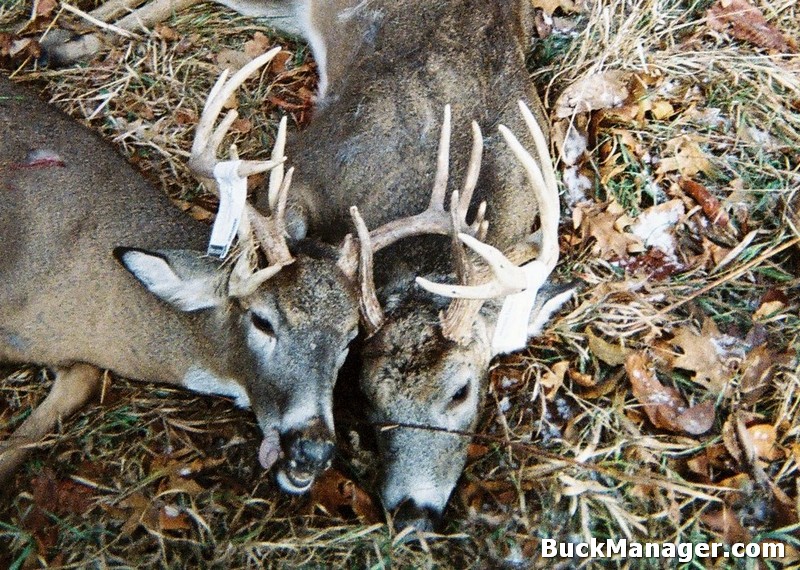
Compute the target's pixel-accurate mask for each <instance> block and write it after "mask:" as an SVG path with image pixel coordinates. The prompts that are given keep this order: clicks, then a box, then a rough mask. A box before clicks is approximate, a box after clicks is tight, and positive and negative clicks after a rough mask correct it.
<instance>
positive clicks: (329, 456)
mask: <svg viewBox="0 0 800 570" xmlns="http://www.w3.org/2000/svg"><path fill="white" fill-rule="evenodd" d="M280 439H281V448H282V449H283V450H284V457H283V459H282V461H281V462H280V464H279V469H278V473H277V476H276V477H277V480H278V484H279V485H280V486H281V488H282V489H283V490H284V491H286V492H289V493H294V494H300V493H305V492H306V491H308V489H309V488H310V487H311V484H312V483H313V482H314V480H315V479H316V477H317V476H318V475H319V474H321V473H322V472H323V471H325V470H326V469H327V468H328V467H330V465H331V461H332V460H333V452H334V441H333V434H332V433H331V432H330V430H329V429H328V428H327V426H326V425H325V423H324V422H323V421H322V420H321V419H316V420H314V421H312V422H311V423H310V424H309V426H308V427H306V428H305V429H295V430H291V431H289V432H287V433H285V434H283V435H281V438H280Z"/></svg>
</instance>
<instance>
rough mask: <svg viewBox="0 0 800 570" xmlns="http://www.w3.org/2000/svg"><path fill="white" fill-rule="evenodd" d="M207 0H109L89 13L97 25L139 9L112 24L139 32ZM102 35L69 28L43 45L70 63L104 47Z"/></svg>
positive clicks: (110, 38) (53, 58) (54, 59)
mask: <svg viewBox="0 0 800 570" xmlns="http://www.w3.org/2000/svg"><path fill="white" fill-rule="evenodd" d="M202 1H204V0H153V1H152V2H146V3H145V4H144V5H143V6H140V7H139V8H136V6H137V5H139V4H142V2H143V0H110V1H109V2H106V3H105V4H103V5H101V6H99V7H98V8H96V9H95V10H93V11H92V12H90V13H89V17H90V19H91V20H94V22H95V23H98V25H102V24H103V23H107V22H109V21H110V20H111V19H112V18H114V17H117V16H118V15H120V14H122V13H124V12H128V11H130V10H131V9H133V8H136V9H135V10H133V11H132V12H130V13H128V14H127V15H126V16H124V17H122V18H121V19H120V20H118V21H117V22H115V23H114V24H113V27H114V28H117V29H118V30H124V31H127V32H136V31H137V30H140V29H142V28H150V27H153V26H155V25H156V24H158V23H160V22H163V21H164V20H166V19H167V18H169V17H170V16H171V15H172V14H174V13H176V12H180V11H181V10H185V9H186V8H189V7H190V6H194V5H195V4H199V3H200V2H202ZM103 38H104V36H103V34H101V33H91V34H84V35H81V36H75V35H74V34H71V33H70V32H67V31H66V30H53V31H52V32H50V33H49V34H47V36H45V37H44V38H42V41H41V45H42V48H44V50H45V52H46V53H47V56H48V57H49V58H50V60H51V61H52V62H53V63H55V64H57V65H68V64H71V63H75V62H76V61H81V60H85V59H88V58H90V57H92V56H94V55H96V54H97V53H98V52H100V50H101V49H102V48H103V43H104V41H103ZM105 39H106V41H109V42H111V43H116V42H118V41H120V39H121V38H120V36H119V35H116V34H115V35H111V36H107V37H105Z"/></svg>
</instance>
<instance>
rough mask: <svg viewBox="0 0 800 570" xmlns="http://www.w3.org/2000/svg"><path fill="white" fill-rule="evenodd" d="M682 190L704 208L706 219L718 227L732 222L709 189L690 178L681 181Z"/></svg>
mask: <svg viewBox="0 0 800 570" xmlns="http://www.w3.org/2000/svg"><path fill="white" fill-rule="evenodd" d="M680 186H681V189H682V190H683V191H684V192H686V193H687V194H688V195H689V196H691V197H692V198H693V199H694V200H695V202H697V203H698V204H700V207H701V208H703V213H704V214H705V215H706V217H707V218H708V219H709V220H711V221H712V222H713V223H715V224H717V225H718V226H723V227H724V226H727V225H728V223H729V222H730V220H729V218H728V214H727V213H726V212H725V210H723V209H722V206H721V204H720V202H719V200H717V198H716V197H715V196H714V195H713V194H712V193H711V192H709V191H708V189H707V188H706V187H705V186H703V185H702V184H700V183H699V182H695V181H694V180H692V179H690V178H681V179H680Z"/></svg>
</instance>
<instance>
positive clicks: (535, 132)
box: [417, 101, 560, 299]
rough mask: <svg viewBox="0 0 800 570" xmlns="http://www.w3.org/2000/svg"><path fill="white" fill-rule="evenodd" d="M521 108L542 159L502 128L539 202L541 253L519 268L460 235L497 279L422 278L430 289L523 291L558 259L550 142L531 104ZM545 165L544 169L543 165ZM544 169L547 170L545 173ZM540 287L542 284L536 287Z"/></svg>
mask: <svg viewBox="0 0 800 570" xmlns="http://www.w3.org/2000/svg"><path fill="white" fill-rule="evenodd" d="M519 107H520V110H521V111H522V115H523V117H524V119H525V123H526V125H527V127H528V130H529V131H530V133H531V136H532V138H533V140H534V143H535V146H536V154H537V155H538V158H539V161H538V164H537V161H536V160H535V159H534V158H533V156H531V154H530V153H529V152H528V151H527V150H526V149H525V148H524V147H523V146H522V144H520V142H519V140H517V138H516V137H515V136H514V134H513V133H512V132H511V131H510V130H508V129H507V128H506V127H505V126H503V125H501V126H500V127H499V130H500V133H501V134H502V135H503V138H504V139H505V141H506V143H507V144H508V146H509V148H510V149H511V151H512V152H513V153H514V155H515V156H516V157H517V160H519V162H520V164H521V165H522V166H523V168H524V169H525V172H526V174H527V176H528V181H529V183H530V185H531V188H532V189H533V192H534V195H535V196H536V200H537V202H538V204H539V217H540V223H541V227H542V247H541V250H540V253H539V256H538V257H537V259H536V260H535V261H534V262H531V264H528V265H527V266H526V269H527V270H526V269H523V268H522V267H517V266H516V265H515V264H514V263H513V262H512V261H511V260H509V259H508V258H507V257H506V256H505V255H503V253H501V252H500V251H499V250H497V249H495V248H494V247H492V246H490V245H488V244H485V243H483V242H481V241H480V240H479V239H476V238H474V237H472V236H470V235H468V234H463V233H462V234H459V236H458V238H459V239H460V240H461V241H462V242H464V244H465V245H467V246H468V247H470V248H471V249H472V250H473V251H475V252H476V253H477V254H478V255H479V256H481V257H482V258H483V259H484V260H485V261H486V262H487V263H488V264H489V266H490V268H491V271H492V274H493V275H494V279H492V280H490V281H488V282H487V283H484V284H482V285H446V284H441V283H433V282H431V281H428V280H427V279H425V278H422V277H418V278H417V283H419V285H420V286H421V287H423V288H424V289H426V290H427V291H430V292H431V293H435V294H438V295H443V296H446V297H452V298H456V299H459V298H460V299H490V298H494V297H500V296H506V295H510V294H514V293H519V292H521V291H524V290H526V289H528V287H529V286H531V287H533V285H530V283H531V281H530V280H529V278H528V273H533V272H535V273H536V276H535V277H533V276H532V277H533V282H534V283H535V282H537V281H538V282H543V281H544V279H545V278H546V277H547V275H549V274H550V272H551V271H552V270H553V268H554V267H555V265H556V263H557V262H558V254H559V251H558V220H559V215H560V208H559V202H558V187H557V185H556V178H555V172H554V171H553V168H552V164H551V161H550V158H549V153H548V148H547V141H546V139H545V136H544V133H542V131H541V128H540V127H539V125H538V123H537V122H536V119H535V118H534V117H533V114H532V113H531V112H530V110H529V109H528V107H527V106H526V105H525V104H524V103H523V102H521V101H520V103H519ZM539 164H541V168H540V166H539ZM542 170H544V171H545V173H544V174H543V172H542ZM535 288H536V289H538V286H536V287H535Z"/></svg>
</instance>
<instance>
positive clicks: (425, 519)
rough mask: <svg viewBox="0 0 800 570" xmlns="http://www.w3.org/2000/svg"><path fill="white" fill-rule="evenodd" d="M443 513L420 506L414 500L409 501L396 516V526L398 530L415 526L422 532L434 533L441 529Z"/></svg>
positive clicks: (405, 502) (404, 503) (400, 508)
mask: <svg viewBox="0 0 800 570" xmlns="http://www.w3.org/2000/svg"><path fill="white" fill-rule="evenodd" d="M441 520H442V513H441V512H439V511H437V510H436V509H434V508H433V507H430V506H427V505H422V506H420V505H418V504H417V503H415V502H414V500H413V499H407V500H405V501H404V502H403V504H401V505H400V507H399V508H398V509H397V511H395V514H394V526H395V528H397V530H400V529H403V528H405V527H407V526H413V527H414V528H416V529H417V530H419V531H422V532H433V531H434V530H435V529H436V528H437V527H439V525H440V523H441Z"/></svg>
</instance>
